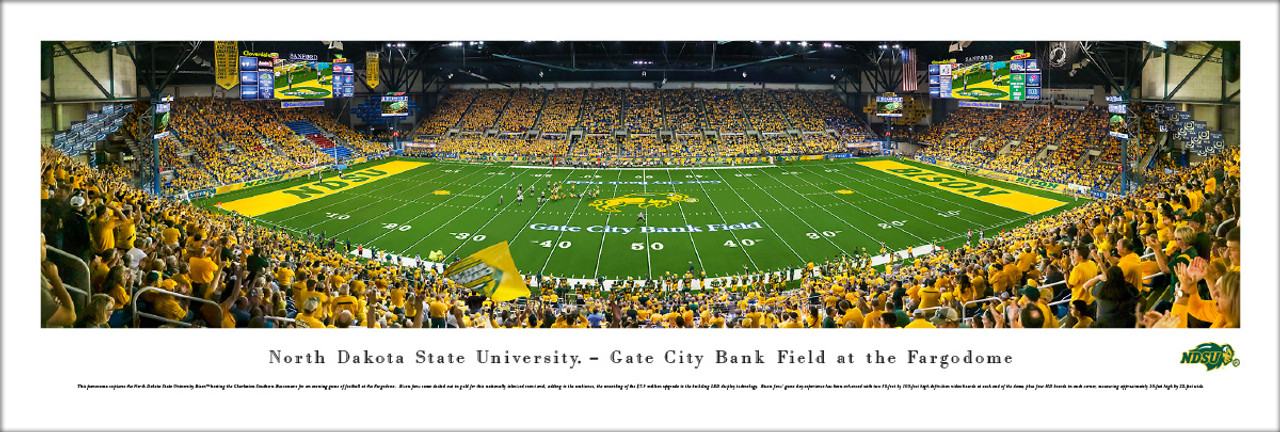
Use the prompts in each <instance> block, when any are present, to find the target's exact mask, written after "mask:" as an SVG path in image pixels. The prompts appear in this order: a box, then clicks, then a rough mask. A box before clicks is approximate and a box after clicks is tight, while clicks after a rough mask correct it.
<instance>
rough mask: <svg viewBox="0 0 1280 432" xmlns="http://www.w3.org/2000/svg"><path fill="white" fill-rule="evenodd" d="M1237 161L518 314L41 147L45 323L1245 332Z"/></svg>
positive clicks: (534, 300) (565, 295)
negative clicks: (837, 252)
mask: <svg viewBox="0 0 1280 432" xmlns="http://www.w3.org/2000/svg"><path fill="white" fill-rule="evenodd" d="M1239 157H1240V156H1239V151H1238V149H1237V148H1229V149H1228V150H1227V151H1225V152H1224V153H1222V154H1221V155H1219V156H1217V157H1215V158H1212V159H1210V160H1207V161H1205V162H1203V163H1201V164H1199V165H1196V166H1193V167H1190V168H1186V169H1183V170H1181V171H1179V172H1176V173H1171V174H1161V175H1159V176H1158V177H1157V178H1156V180H1155V181H1154V182H1151V183H1149V184H1146V185H1144V186H1143V187H1142V188H1141V189H1140V190H1138V191H1136V192H1135V193H1132V194H1130V195H1128V196H1127V197H1124V198H1117V199H1109V200H1100V201H1095V202H1090V203H1087V204H1085V205H1082V206H1079V207H1077V208H1074V209H1072V210H1068V211H1065V212H1062V213H1059V214H1057V215H1054V216H1052V217H1047V218H1041V219H1034V220H1031V221H1029V222H1028V223H1027V224H1026V225H1025V226H1022V227H1019V228H1016V229H1013V230H1011V231H1005V232H1000V233H995V232H991V233H988V234H989V235H985V234H984V235H982V237H983V238H982V239H981V240H980V241H973V239H970V241H968V242H967V243H966V244H965V245H964V246H962V247H958V248H955V249H952V250H946V249H943V250H941V251H939V252H936V253H932V254H929V255H925V256H920V257H899V259H897V260H895V261H894V262H893V263H891V264H890V265H888V266H882V267H872V266H869V265H866V264H865V260H864V259H862V258H864V257H865V255H864V257H841V258H839V259H836V260H832V261H830V262H820V263H805V264H798V265H797V268H796V270H798V271H799V272H800V273H801V274H803V275H806V277H804V278H803V280H802V281H801V282H799V284H798V287H797V286H796V285H797V284H796V283H795V282H794V281H788V280H787V279H790V278H788V277H779V276H778V275H776V274H763V273H757V274H747V275H741V276H736V277H723V278H714V279H708V278H705V275H694V274H692V271H690V272H687V273H683V274H681V272H679V271H677V272H676V273H675V274H672V273H667V275H666V276H661V275H659V276H657V277H656V278H655V279H654V280H651V281H648V282H647V283H644V284H640V283H636V282H634V281H616V283H611V285H612V286H613V288H612V289H611V290H609V291H603V290H601V289H599V282H603V281H599V280H598V282H596V283H587V284H574V285H573V286H571V285H570V283H569V282H568V281H567V280H563V279H559V280H556V279H550V280H538V281H537V282H538V284H537V285H536V286H534V287H533V288H532V290H533V292H532V295H531V296H530V299H529V301H528V302H525V303H523V304H518V303H516V302H494V301H491V300H489V299H487V298H485V297H484V296H481V295H478V294H477V293H473V292H470V291H468V290H465V289H463V288H461V287H459V286H457V285H456V284H454V283H453V282H451V281H448V280H446V279H444V278H442V277H440V276H439V275H438V274H437V273H436V269H435V268H430V267H427V268H424V267H408V266H402V265H400V264H399V261H398V260H395V259H392V260H387V259H383V258H382V257H381V256H379V258H378V259H376V260H366V259H356V258H353V256H352V255H350V254H348V253H347V252H348V251H349V250H350V249H352V248H353V246H352V245H349V244H340V242H339V241H338V239H335V238H317V236H312V235H310V234H309V233H308V234H306V235H302V234H292V233H288V232H283V231H279V230H275V229H270V228H266V227H263V226H260V225H257V224H253V223H250V222H249V221H248V220H247V219H244V218H240V217H238V216H235V215H230V214H224V213H215V212H212V211H209V210H205V209H200V208H196V207H193V206H191V205H189V204H187V203H184V202H179V201H170V200H166V199H161V198H157V197H155V196H152V195H148V194H145V193H142V192H140V191H138V190H135V189H133V188H132V187H131V186H130V185H129V184H128V182H127V181H126V180H125V179H122V178H120V173H119V172H118V171H117V170H99V169H93V168H89V167H87V166H85V165H83V164H82V163H80V162H77V161H74V160H73V159H71V158H69V157H66V156H65V155H62V154H60V153H58V152H57V151H55V150H51V149H48V148H43V149H42V153H41V164H42V167H41V170H40V172H41V179H40V180H41V185H42V189H44V190H46V191H48V192H47V193H46V194H45V195H44V198H43V199H42V201H41V233H42V235H41V255H40V257H41V269H40V274H41V305H40V308H41V326H43V327H112V328H118V327H134V326H140V327H171V326H179V327H187V326H190V327H224V328H231V327H235V328H241V327H308V328H350V327H365V328H370V327H377V328H391V327H433V328H467V327H484V328H498V327H508V328H510V327H535V328H588V327H591V328H596V327H613V328H617V327H649V328H688V327H713V328H815V327H824V328H832V327H843V328H871V327H888V328H934V327H950V328H954V327H982V328H1005V327H1014V328H1018V327H1061V328H1082V327H1119V328H1133V327H1151V328H1185V327H1214V328H1229V327H1239V326H1240V325H1241V316H1240V304H1241V301H1242V295H1243V294H1242V293H1241V292H1240V271H1241V270H1240V263H1241V249H1240V234H1241V231H1240V230H1241V226H1240V221H1239V208H1240V189H1239V178H1240V173H1239V169H1240V161H1239ZM342 243H345V242H342ZM47 247H48V248H57V249H58V250H61V251H64V252H66V253H68V254H70V255H72V256H74V257H78V258H79V259H82V260H84V261H85V263H87V264H88V274H81V273H80V272H83V270H80V268H81V267H80V266H79V265H78V264H77V263H75V262H74V261H73V260H68V259H66V258H64V257H62V256H61V255H59V254H56V253H53V252H50V251H48V250H47V249H46V248H47ZM354 247H358V248H361V249H363V246H361V245H356V246H354ZM680 270H683V269H680ZM693 285H696V286H698V287H700V288H701V289H700V290H698V291H693V290H689V289H688V288H689V287H690V286H693ZM170 294H180V295H182V296H181V297H180V296H175V295H170ZM135 306H136V307H137V310H138V311H139V312H140V314H136V315H135V314H134V313H133V312H132V311H133V308H134V307H135ZM156 317H159V318H156ZM962 317H965V318H967V319H963V318H962Z"/></svg>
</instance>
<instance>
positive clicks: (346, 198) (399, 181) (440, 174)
mask: <svg viewBox="0 0 1280 432" xmlns="http://www.w3.org/2000/svg"><path fill="white" fill-rule="evenodd" d="M428 173H436V174H438V175H437V176H435V177H432V180H434V179H437V178H440V177H443V176H444V175H445V174H447V173H445V172H443V171H428ZM423 175H425V174H422V173H420V174H415V175H412V176H410V177H408V178H403V179H396V181H395V182H392V183H388V184H385V185H379V186H378V187H377V188H375V189H370V192H374V191H381V190H383V189H389V188H392V187H394V186H397V185H400V184H403V183H408V182H410V180H411V179H416V178H418V177H421V176H423ZM333 196H342V197H343V199H342V200H341V201H338V202H336V203H332V204H327V205H324V206H323V207H319V208H317V209H315V210H311V211H305V212H302V213H300V214H297V215H294V216H291V217H288V218H284V219H281V220H278V221H276V222H275V223H284V222H287V221H291V220H293V219H296V218H299V217H302V216H307V215H311V214H315V213H317V212H321V211H324V210H328V209H329V208H331V207H333V206H335V205H338V204H342V203H345V202H347V201H351V200H354V199H356V198H358V196H356V195H348V194H342V195H333ZM362 208H363V207H362ZM281 210H283V209H281ZM263 216H269V214H267V215H263ZM312 226H315V225H312Z"/></svg>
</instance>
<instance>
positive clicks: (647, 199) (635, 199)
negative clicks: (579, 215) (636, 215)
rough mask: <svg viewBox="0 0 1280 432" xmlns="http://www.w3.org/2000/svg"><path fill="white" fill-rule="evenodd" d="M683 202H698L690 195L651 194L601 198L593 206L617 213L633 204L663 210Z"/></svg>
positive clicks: (593, 202) (592, 203)
mask: <svg viewBox="0 0 1280 432" xmlns="http://www.w3.org/2000/svg"><path fill="white" fill-rule="evenodd" d="M681 201H683V202H698V200H696V199H693V198H690V197H689V196H688V195H685V194H682V193H674V192H668V193H662V192H649V193H633V194H626V195H623V196H620V197H614V198H601V199H598V200H595V201H592V202H591V206H592V207H595V208H596V210H599V211H602V212H608V213H617V212H620V211H621V210H619V209H620V208H623V207H626V206H629V205H632V204H634V205H636V206H637V207H640V208H645V207H657V208H663V207H666V206H669V205H671V204H674V203H678V202H681Z"/></svg>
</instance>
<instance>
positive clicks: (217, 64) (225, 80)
mask: <svg viewBox="0 0 1280 432" xmlns="http://www.w3.org/2000/svg"><path fill="white" fill-rule="evenodd" d="M236 45H238V44H237V43H236V41H214V42H213V64H214V76H215V78H214V82H216V83H217V84H218V87H222V89H223V90H231V88H232V87H235V86H236V84H238V83H239V81H240V75H239V72H238V70H239V64H240V56H239V55H237V54H236Z"/></svg>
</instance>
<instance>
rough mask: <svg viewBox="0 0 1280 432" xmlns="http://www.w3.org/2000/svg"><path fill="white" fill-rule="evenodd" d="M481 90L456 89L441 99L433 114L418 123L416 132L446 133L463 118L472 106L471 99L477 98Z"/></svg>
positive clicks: (419, 133) (427, 133)
mask: <svg viewBox="0 0 1280 432" xmlns="http://www.w3.org/2000/svg"><path fill="white" fill-rule="evenodd" d="M480 92H481V91H480V90H455V91H453V92H452V93H451V94H450V95H449V96H448V97H446V98H444V99H443V100H441V101H440V105H439V106H438V107H437V108H436V110H435V111H434V112H432V113H431V116H430V117H428V118H427V120H426V121H423V122H422V123H421V124H419V125H418V128H417V129H416V130H414V134H418V135H423V134H425V135H444V134H445V132H448V131H449V128H451V127H454V126H455V125H457V124H458V122H459V121H460V120H462V116H463V114H465V113H466V112H467V109H468V108H470V107H471V101H472V100H473V99H475V98H476V96H477V95H478V94H479V93H480Z"/></svg>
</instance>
